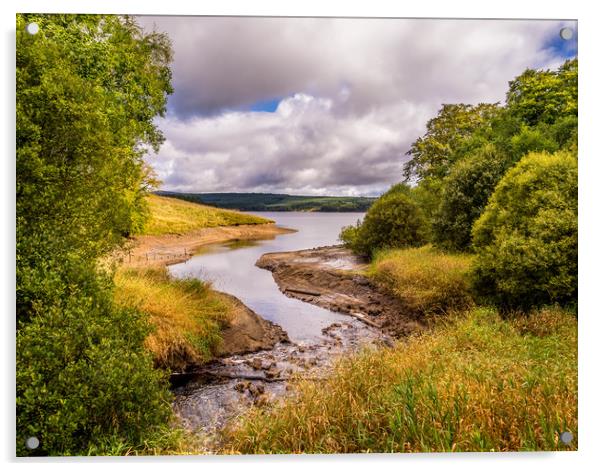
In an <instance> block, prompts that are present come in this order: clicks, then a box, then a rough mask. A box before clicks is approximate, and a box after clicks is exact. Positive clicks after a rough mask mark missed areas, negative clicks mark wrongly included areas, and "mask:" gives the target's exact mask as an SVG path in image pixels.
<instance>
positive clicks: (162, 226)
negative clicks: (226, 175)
mask: <svg viewBox="0 0 602 471" xmlns="http://www.w3.org/2000/svg"><path fill="white" fill-rule="evenodd" d="M148 205H149V210H150V218H149V220H148V221H147V223H146V224H145V226H144V230H143V233H144V234H146V235H162V234H184V233H186V232H191V231H196V230H199V229H204V228H206V227H218V226H239V225H242V224H266V223H270V222H273V221H271V220H269V219H265V218H261V217H259V216H254V215H252V214H245V213H240V212H237V211H230V210H227V209H219V208H213V207H211V206H205V205H202V204H197V203H190V202H188V201H183V200H179V199H176V198H168V197H165V196H157V195H149V196H148Z"/></svg>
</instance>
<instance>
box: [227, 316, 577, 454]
mask: <svg viewBox="0 0 602 471" xmlns="http://www.w3.org/2000/svg"><path fill="white" fill-rule="evenodd" d="M559 345H562V348H559ZM565 430H569V431H571V432H573V434H575V439H574V441H573V443H572V444H571V446H570V447H566V446H564V445H562V444H561V443H559V440H558V436H559V433H560V432H562V431H565ZM576 431H577V322H576V318H575V316H574V315H573V314H572V313H569V312H566V311H563V310H561V309H559V308H546V309H542V310H539V311H537V312H535V313H533V314H532V315H531V316H530V317H528V318H524V317H523V318H520V319H517V320H504V319H502V318H501V317H500V316H499V315H498V314H497V312H496V311H495V310H492V309H486V308H475V309H471V310H469V311H467V312H466V313H465V314H464V315H457V316H452V317H449V318H446V320H445V322H443V321H440V322H439V325H437V326H436V327H435V328H434V329H433V330H432V331H430V332H429V333H427V334H423V335H422V336H420V337H414V338H411V339H410V340H409V341H408V342H407V343H406V342H400V343H398V344H397V345H396V347H394V348H392V349H387V350H379V351H368V350H367V351H364V352H363V353H362V354H360V355H358V356H357V357H353V358H348V359H345V360H343V361H341V362H340V363H339V365H338V366H337V368H336V370H335V373H334V374H333V375H332V376H330V377H329V378H328V379H327V380H326V382H325V383H324V382H311V381H306V382H301V383H300V384H299V386H298V395H297V396H296V397H294V398H291V399H289V400H288V401H287V402H285V403H284V404H283V405H280V406H277V407H275V408H274V409H273V410H267V411H266V410H255V411H253V412H252V413H251V414H250V415H248V416H247V417H246V418H245V419H244V420H243V421H242V422H241V423H240V424H239V425H238V426H237V427H235V428H231V429H230V430H228V431H227V432H226V433H225V443H226V445H225V451H227V452H234V453H299V452H303V453H348V452H417V451H490V450H495V451H509V450H556V449H576V447H577V439H576Z"/></svg>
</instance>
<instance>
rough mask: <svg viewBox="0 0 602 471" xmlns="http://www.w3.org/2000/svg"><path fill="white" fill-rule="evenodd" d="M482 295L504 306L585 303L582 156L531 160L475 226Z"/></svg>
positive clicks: (476, 274) (511, 174)
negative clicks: (580, 234)
mask: <svg viewBox="0 0 602 471" xmlns="http://www.w3.org/2000/svg"><path fill="white" fill-rule="evenodd" d="M472 236H473V245H474V248H475V252H476V259H475V262H474V267H473V280H474V286H475V290H476V291H477V293H479V294H480V295H481V296H483V297H484V298H485V299H488V300H490V301H492V302H494V303H496V304H498V305H500V306H501V307H503V308H523V309H527V308H530V307H532V306H538V305H542V304H547V303H554V302H559V303H570V302H574V301H576V300H577V157H576V155H575V154H574V153H572V152H568V151H559V152H557V153H555V154H548V153H545V152H540V153H531V154H529V155H527V156H525V157H524V158H523V159H521V161H520V162H519V163H518V164H517V165H516V166H515V167H513V168H512V169H511V170H510V171H508V173H507V174H506V175H505V176H504V177H503V178H502V180H501V181H500V182H499V184H498V185H497V187H496V189H495V192H494V193H493V195H492V196H491V199H490V201H489V204H488V205H487V207H486V209H485V211H484V212H483V214H482V215H481V217H480V218H479V219H478V221H477V222H476V223H475V225H474V229H473V233H472Z"/></svg>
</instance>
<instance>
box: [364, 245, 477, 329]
mask: <svg viewBox="0 0 602 471" xmlns="http://www.w3.org/2000/svg"><path fill="white" fill-rule="evenodd" d="M471 260H472V257H471V256H469V255H458V254H456V255H451V254H446V253H444V252H441V251H439V250H437V249H434V248H432V247H430V246H424V247H419V248H410V249H397V250H385V251H381V252H378V253H377V255H376V257H375V258H374V260H373V261H372V265H371V266H370V269H369V271H368V272H369V276H370V277H371V278H372V279H373V280H375V281H376V282H377V283H378V284H380V285H382V286H383V287H384V288H385V289H386V290H387V291H389V292H390V293H391V294H393V295H394V296H395V297H397V298H398V299H400V300H401V301H402V303H403V305H404V307H405V309H406V310H407V311H408V312H411V313H414V314H417V315H419V316H421V317H422V316H425V315H430V314H444V313H447V312H451V311H457V310H462V309H466V308H468V307H470V306H472V304H473V301H472V295H471V292H470V282H469V278H468V272H469V268H470V263H471Z"/></svg>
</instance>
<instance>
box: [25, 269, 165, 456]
mask: <svg viewBox="0 0 602 471" xmlns="http://www.w3.org/2000/svg"><path fill="white" fill-rule="evenodd" d="M78 268H79V267H78ZM86 276H87V281H88V283H89V285H88V286H85V285H84V284H83V283H79V284H77V285H76V284H73V285H71V286H70V287H69V288H68V292H65V288H64V287H63V281H62V280H61V279H60V278H59V277H57V276H52V274H51V279H50V280H47V281H46V286H45V288H46V290H47V291H46V294H47V296H46V297H45V298H43V299H40V300H36V302H34V303H33V307H32V310H33V312H32V313H31V314H30V316H31V320H30V321H28V322H25V323H21V324H20V325H19V329H18V331H17V345H16V347H17V348H16V351H17V454H18V455H21V456H23V455H28V454H44V455H71V454H81V453H85V452H86V450H88V448H89V447H94V446H101V444H102V443H103V442H104V441H106V440H120V441H123V442H126V443H129V444H130V446H137V445H138V444H141V443H143V442H144V441H145V440H146V439H148V438H150V437H152V436H153V435H155V434H156V433H159V432H160V431H161V430H163V429H164V427H165V424H166V422H167V420H168V419H169V417H170V414H171V409H170V394H169V392H168V389H167V386H168V383H167V377H166V375H165V374H164V373H163V372H161V371H159V370H155V369H154V368H153V365H152V361H151V358H150V355H148V354H147V353H146V352H145V351H144V349H143V340H144V338H145V336H146V335H147V333H148V328H147V327H145V326H146V323H145V321H144V319H143V318H142V317H141V315H140V314H139V313H137V312H136V311H135V310H132V309H116V308H115V307H114V306H113V305H112V293H111V289H110V280H108V279H101V278H99V276H98V275H97V274H96V273H94V272H91V271H88V272H87V273H86ZM80 281H83V280H80ZM52 294H54V295H52ZM51 298H52V299H51ZM31 436H33V437H37V438H38V439H39V440H40V448H38V449H37V450H33V451H32V450H28V449H26V448H25V440H26V438H27V437H31Z"/></svg>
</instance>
